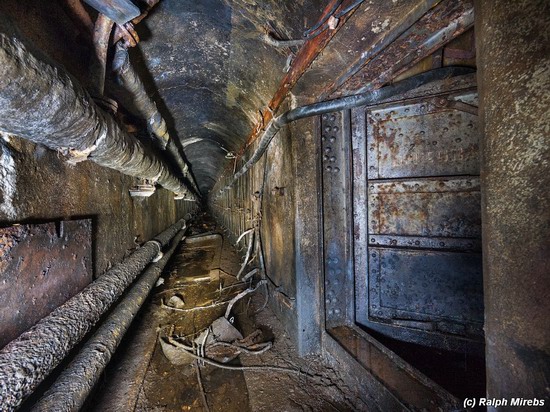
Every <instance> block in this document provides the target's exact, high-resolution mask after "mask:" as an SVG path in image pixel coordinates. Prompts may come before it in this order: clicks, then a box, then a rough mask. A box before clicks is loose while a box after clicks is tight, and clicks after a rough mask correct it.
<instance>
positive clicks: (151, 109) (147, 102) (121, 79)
mask: <svg viewBox="0 0 550 412" xmlns="http://www.w3.org/2000/svg"><path fill="white" fill-rule="evenodd" d="M113 71H114V73H115V75H116V79H117V82H118V83H119V84H120V85H121V86H123V87H124V89H125V90H126V92H128V93H129V95H130V96H131V98H132V102H133V104H134V105H135V107H136V109H137V110H138V112H139V114H140V116H141V117H142V118H143V119H145V120H146V121H147V126H148V128H149V131H150V132H151V133H152V134H153V135H154V136H156V138H157V141H158V142H159V145H160V146H161V148H162V149H167V151H168V153H170V155H171V157H172V159H173V160H174V161H175V162H176V164H177V165H178V167H179V168H180V170H181V172H182V174H183V177H184V178H185V179H187V181H188V182H189V183H190V184H191V186H192V188H193V191H194V192H195V194H197V195H199V194H200V192H199V189H198V187H197V184H196V182H195V179H194V177H193V175H192V174H191V172H190V171H189V165H188V164H187V162H186V161H185V160H184V159H183V158H182V156H181V154H180V152H179V149H178V147H177V146H176V144H175V142H174V140H173V139H171V138H170V134H169V132H168V127H167V126H166V122H165V120H164V118H163V117H162V115H161V114H160V112H159V111H158V108H157V105H156V104H155V102H154V101H153V99H151V98H150V97H149V95H148V94H147V91H146V90H145V86H144V85H143V82H142V81H141V79H140V78H139V75H138V74H137V73H136V71H135V70H134V68H133V66H132V65H131V64H130V56H129V54H128V50H127V49H126V47H124V46H123V45H121V44H118V45H117V49H116V52H115V57H114V59H113Z"/></svg>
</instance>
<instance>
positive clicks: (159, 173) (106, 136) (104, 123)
mask: <svg viewBox="0 0 550 412" xmlns="http://www.w3.org/2000/svg"><path fill="white" fill-rule="evenodd" d="M0 130H1V131H4V132H6V133H9V134H14V135H16V136H20V137H23V138H26V139H29V140H31V141H33V142H35V143H41V144H43V145H45V146H47V147H49V148H50V149H53V150H58V151H61V152H63V153H65V154H67V155H69V157H70V159H71V160H72V162H75V163H76V162H78V161H82V160H86V159H90V160H92V161H93V162H95V163H97V164H99V165H101V166H105V167H109V168H111V169H115V170H118V171H119V172H122V173H124V174H127V175H130V176H135V177H139V178H143V179H149V180H151V181H153V182H156V183H159V184H160V185H162V186H164V187H165V188H166V189H168V190H171V191H173V192H174V193H176V194H179V195H184V196H187V198H188V199H190V200H196V197H195V196H194V195H193V194H192V193H191V192H190V190H189V189H188V187H187V186H186V184H185V182H184V181H183V180H182V179H180V178H178V177H176V176H175V175H173V174H172V173H171V171H170V169H169V168H168V167H167V166H166V165H165V164H164V163H163V162H162V161H161V160H160V159H158V158H157V157H156V156H154V155H152V154H150V153H147V152H146V150H145V148H144V146H143V145H142V144H141V143H140V142H139V141H137V140H136V139H134V138H133V137H132V136H130V135H129V134H128V133H126V132H125V131H123V130H122V129H121V128H120V126H119V125H118V123H117V122H116V121H115V119H114V118H113V117H112V116H110V115H109V114H107V113H105V112H104V111H103V110H101V109H100V108H99V107H97V105H96V104H95V103H94V102H93V101H92V99H91V98H90V96H89V95H88V93H87V92H86V91H85V90H84V89H83V88H82V87H81V86H80V85H78V84H77V82H76V81H75V80H74V79H73V78H72V77H71V76H70V75H69V74H67V73H66V72H65V71H64V70H63V69H62V68H59V67H53V66H51V65H49V64H47V63H45V62H42V61H40V60H38V59H37V58H36V57H34V56H33V55H32V54H31V53H29V51H28V50H27V49H26V48H25V47H24V46H23V45H22V44H21V43H20V42H19V41H17V40H15V39H12V38H9V37H8V36H6V35H5V34H0Z"/></svg>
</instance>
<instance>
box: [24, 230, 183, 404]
mask: <svg viewBox="0 0 550 412" xmlns="http://www.w3.org/2000/svg"><path fill="white" fill-rule="evenodd" d="M184 231H185V227H184V228H183V229H182V230H180V231H179V232H178V233H177V234H176V235H175V236H174V239H173V241H172V244H171V246H170V248H169V249H168V250H167V251H166V252H165V253H164V255H163V257H162V258H161V259H160V260H159V261H158V262H156V263H152V264H151V265H149V267H148V268H147V270H146V271H145V272H144V273H143V274H142V275H141V276H140V278H139V280H137V281H136V283H135V284H134V285H133V286H132V287H131V289H130V290H129V291H128V293H126V294H125V296H124V299H123V300H122V301H121V302H120V303H119V304H117V306H116V308H115V309H114V310H113V312H111V314H110V315H109V317H108V318H107V319H105V321H104V322H103V323H102V324H101V326H100V327H99V328H98V329H97V331H96V332H95V333H94V335H93V336H92V337H91V338H90V339H89V340H88V341H87V342H86V344H85V345H84V346H83V347H82V349H80V351H79V352H78V354H77V355H76V356H75V357H74V358H73V360H72V361H71V363H70V364H69V365H68V366H67V368H65V369H64V370H63V372H61V374H60V375H59V377H58V378H57V380H56V381H55V382H54V383H53V385H52V386H51V387H50V389H48V391H47V392H46V393H45V394H44V396H43V397H42V399H40V400H39V401H38V402H37V403H36V404H35V405H34V407H33V408H32V411H33V412H49V411H57V412H73V411H74V412H76V411H78V410H80V408H82V406H83V405H84V402H85V401H86V398H87V397H88V395H89V394H90V392H91V391H92V389H93V387H94V386H95V384H96V383H97V381H98V380H99V378H100V376H101V374H102V373H103V370H104V369H105V367H106V366H107V364H108V363H109V361H110V360H111V357H112V356H113V354H114V353H115V351H116V349H117V348H118V346H119V345H120V342H121V341H122V338H123V337H124V334H125V333H126V331H127V330H128V328H129V327H130V324H131V323H132V321H133V319H134V318H135V316H136V315H137V313H138V311H139V309H140V308H141V306H142V305H143V303H144V302H145V300H146V299H147V297H148V296H149V293H150V292H151V290H152V289H153V286H154V285H155V283H156V281H157V280H158V278H159V276H160V275H161V273H162V271H163V269H164V266H166V264H167V263H168V261H169V260H170V257H171V256H172V254H173V253H174V251H175V250H176V247H177V246H178V245H179V243H180V241H181V240H182V237H183V235H184Z"/></svg>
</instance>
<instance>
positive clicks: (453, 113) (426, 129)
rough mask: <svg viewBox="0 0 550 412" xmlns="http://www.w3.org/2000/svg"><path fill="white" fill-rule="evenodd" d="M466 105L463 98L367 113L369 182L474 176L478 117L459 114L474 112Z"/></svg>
mask: <svg viewBox="0 0 550 412" xmlns="http://www.w3.org/2000/svg"><path fill="white" fill-rule="evenodd" d="M471 101H472V93H465V94H463V95H460V94H457V95H447V96H439V97H432V98H428V99H423V100H420V101H416V102H411V103H408V104H399V105H387V106H383V107H380V108H376V109H373V110H370V111H369V114H368V117H367V124H368V126H367V127H368V130H367V133H368V153H369V158H368V162H369V168H368V178H369V179H388V178H396V177H413V176H451V175H477V174H479V131H478V128H477V117H476V116H475V115H474V114H472V113H468V112H464V111H461V110H466V109H469V108H471V110H472V111H473V110H477V108H475V106H472V105H471V104H470V103H471ZM457 102H461V103H462V104H464V105H465V106H457ZM466 102H467V103H466ZM457 107H458V108H459V109H461V110H457V109H456V108H457Z"/></svg>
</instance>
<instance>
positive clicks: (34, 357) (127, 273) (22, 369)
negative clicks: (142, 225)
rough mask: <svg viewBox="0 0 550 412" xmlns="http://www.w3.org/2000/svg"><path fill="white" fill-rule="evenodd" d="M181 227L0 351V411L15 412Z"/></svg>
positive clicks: (177, 225) (146, 246)
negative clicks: (11, 411) (0, 409)
mask: <svg viewBox="0 0 550 412" xmlns="http://www.w3.org/2000/svg"><path fill="white" fill-rule="evenodd" d="M184 226H185V221H184V220H183V219H181V220H179V221H178V222H176V223H175V224H173V225H172V226H170V227H169V228H168V229H166V230H165V231H164V232H162V233H160V234H159V235H158V236H156V237H155V238H154V239H153V240H150V241H148V242H146V243H145V244H144V245H143V246H142V247H140V248H139V249H137V250H136V251H135V252H134V253H132V254H131V255H130V256H129V257H128V258H126V259H124V260H123V261H122V262H121V263H119V264H117V265H115V266H114V267H113V268H112V269H110V270H109V271H107V272H106V273H105V274H103V275H102V276H100V277H99V278H98V279H97V280H95V281H94V282H92V283H90V284H89V285H88V286H87V287H86V288H84V289H83V290H82V291H81V292H80V293H79V294H77V295H75V296H73V297H72V298H71V299H69V300H68V301H67V302H65V303H64V304H63V305H61V306H59V307H58V308H57V309H55V310H54V311H53V312H52V313H50V314H49V315H48V316H46V317H45V318H43V319H42V320H41V321H40V322H38V323H37V324H36V325H34V326H33V327H32V328H30V329H29V330H28V331H26V332H24V333H23V334H22V335H21V336H19V337H18V338H17V339H14V340H13V341H11V342H10V343H8V344H7V345H6V346H5V347H4V348H3V349H2V350H0V405H1V408H2V410H6V411H10V410H14V409H15V408H17V407H18V406H19V405H20V404H21V403H22V402H23V400H24V399H25V398H26V397H27V396H29V395H30V394H31V393H32V392H33V391H34V390H35V389H36V388H37V387H38V385H39V384H40V383H41V382H42V381H43V380H44V378H46V377H47V376H48V375H49V374H50V373H51V372H52V371H53V370H54V368H55V367H56V366H57V365H59V363H60V362H61V361H62V360H63V359H64V358H65V356H67V354H68V353H69V352H70V350H71V349H72V348H73V347H74V346H75V345H76V344H77V343H78V342H80V340H81V339H82V338H83V337H84V336H85V335H86V333H88V332H89V331H90V329H91V328H92V327H93V326H94V325H95V324H96V323H97V321H98V320H99V319H100V318H101V316H102V315H103V314H104V313H105V312H106V311H107V310H108V309H109V308H110V307H111V305H112V304H113V303H114V302H116V301H117V299H118V298H119V297H120V296H121V295H122V293H123V292H124V291H125V289H126V288H127V287H128V286H129V285H130V284H131V283H132V282H133V281H134V279H135V278H136V277H137V276H138V275H139V274H140V273H141V271H142V270H143V269H144V268H145V266H146V265H147V264H148V263H149V262H151V260H152V259H153V258H154V257H155V256H157V255H158V254H159V253H160V251H161V250H162V248H163V247H164V246H166V245H167V244H168V242H170V239H172V238H173V237H174V236H175V235H176V233H178V232H179V231H180V230H181V229H182V228H183V227H184Z"/></svg>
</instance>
